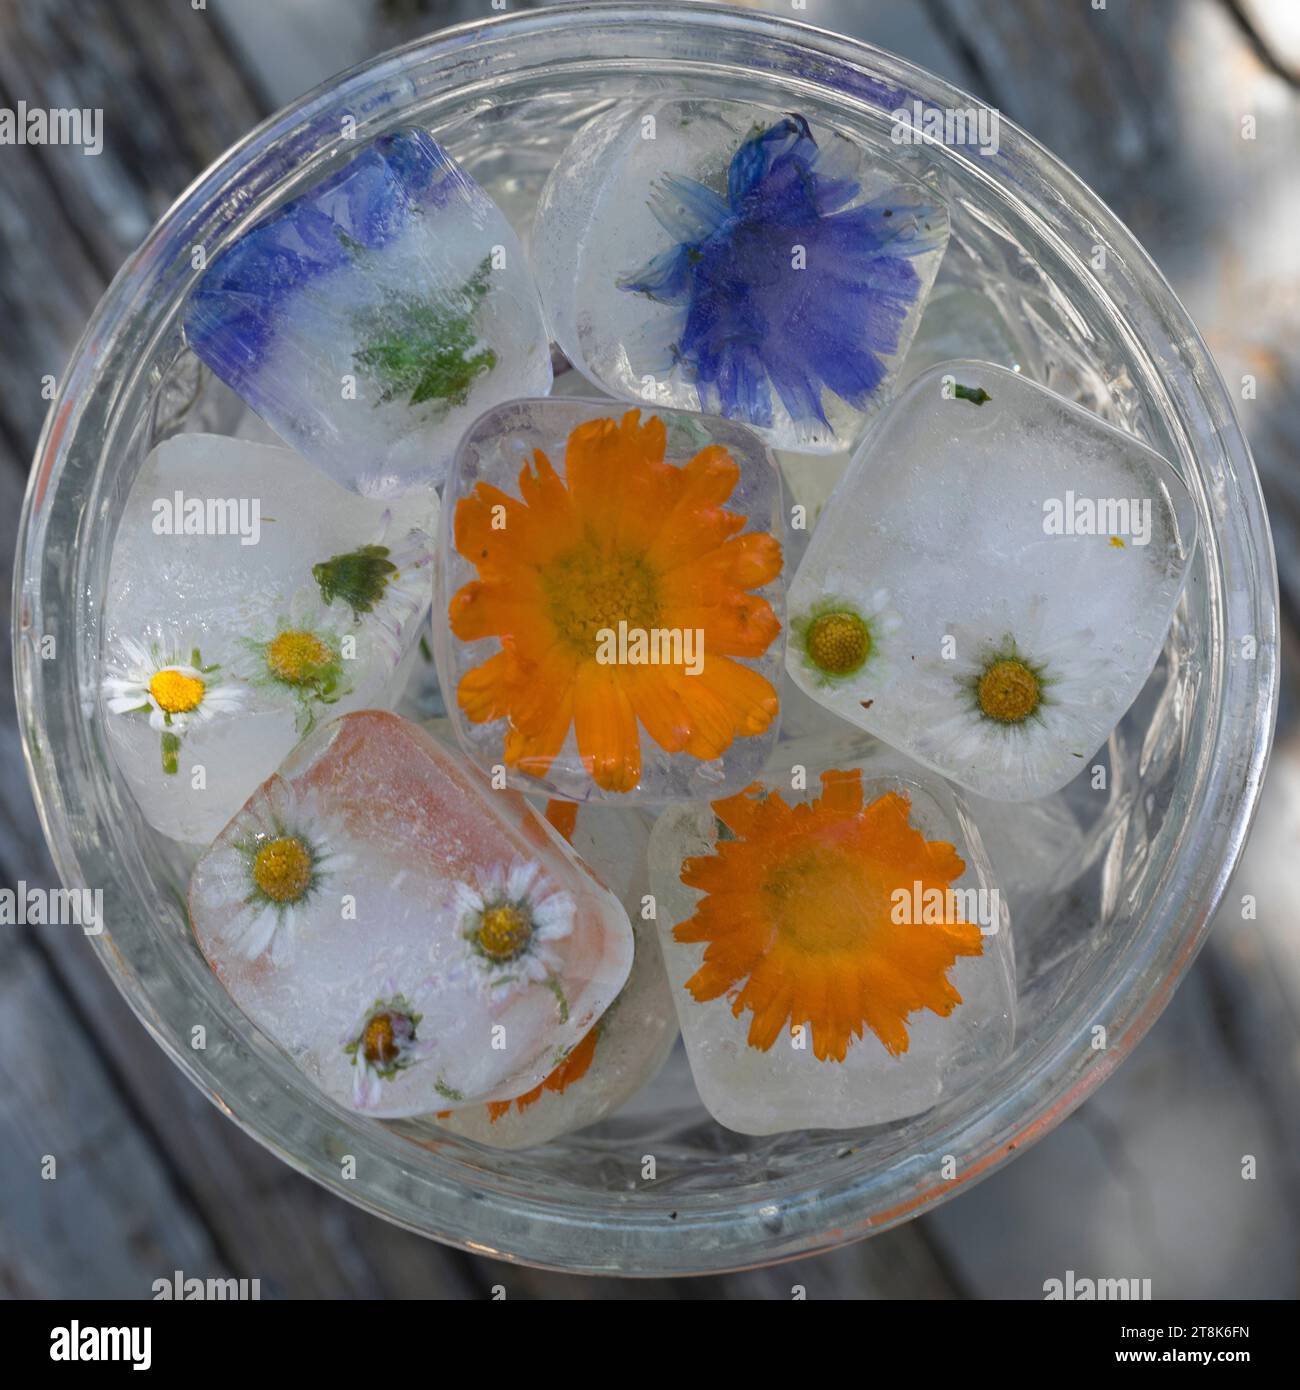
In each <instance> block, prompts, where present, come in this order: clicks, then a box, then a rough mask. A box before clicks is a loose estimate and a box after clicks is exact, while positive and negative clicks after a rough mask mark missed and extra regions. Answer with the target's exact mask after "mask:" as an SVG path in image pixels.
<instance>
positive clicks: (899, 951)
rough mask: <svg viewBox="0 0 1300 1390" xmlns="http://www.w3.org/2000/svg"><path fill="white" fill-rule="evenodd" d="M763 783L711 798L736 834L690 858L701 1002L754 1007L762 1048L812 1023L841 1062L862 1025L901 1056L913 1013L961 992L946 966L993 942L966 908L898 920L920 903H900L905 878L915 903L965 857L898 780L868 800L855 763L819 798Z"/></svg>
mask: <svg viewBox="0 0 1300 1390" xmlns="http://www.w3.org/2000/svg"><path fill="white" fill-rule="evenodd" d="M754 791H755V788H753V787H751V788H750V789H749V790H748V791H745V792H741V793H740V794H739V795H738V796H732V797H728V798H727V799H726V800H724V801H717V802H714V804H713V810H714V812H715V814H716V815H717V816H718V818H719V819H720V820H721V821H722V823H723V824H724V825H725V826H726V827H727V828H728V829H729V830H730V831H731V832H732V833H733V834H734V835H735V836H736V838H735V839H731V840H719V841H718V843H717V846H716V848H715V850H714V852H713V853H712V854H711V855H708V856H705V857H700V858H696V859H688V860H687V861H686V863H685V864H684V865H683V866H682V875H681V877H682V882H683V883H685V884H687V885H688V886H689V887H692V888H698V889H700V890H702V891H703V892H704V893H705V894H707V896H706V897H704V898H702V899H701V900H700V903H699V906H698V907H697V908H696V911H695V916H694V917H692V918H691V919H690V920H689V921H687V922H683V923H681V925H680V926H678V927H676V928H675V929H674V931H673V935H674V936H675V937H676V938H677V940H678V941H682V942H704V943H706V945H705V951H704V963H703V965H702V966H701V967H700V969H699V970H698V971H696V973H695V974H694V975H692V976H691V978H690V979H689V980H688V981H687V982H686V988H687V989H688V990H690V992H691V994H692V995H693V996H694V997H695V998H696V999H697V1000H698V1001H700V1002H701V1003H703V1002H704V1001H706V1000H709V999H717V998H718V997H719V996H721V995H724V994H726V995H728V996H729V997H730V999H731V1011H732V1013H733V1014H734V1015H735V1016H736V1017H737V1018H739V1017H740V1015H741V1013H742V1012H743V1011H744V1010H746V1009H748V1010H750V1012H751V1013H752V1018H751V1019H750V1025H749V1044H750V1046H751V1047H756V1048H760V1049H762V1050H763V1051H766V1050H767V1049H768V1048H770V1047H771V1046H772V1044H773V1043H774V1042H775V1041H776V1040H777V1038H778V1037H779V1036H780V1034H781V1030H782V1029H783V1028H784V1027H785V1026H786V1024H787V1023H789V1025H790V1026H791V1027H794V1026H795V1025H798V1024H807V1025H809V1026H810V1028H811V1031H812V1040H813V1051H814V1053H815V1054H816V1056H817V1058H818V1059H819V1060H820V1061H823V1062H824V1061H826V1060H828V1059H831V1058H833V1059H834V1060H835V1061H837V1062H842V1061H843V1060H844V1055H845V1053H846V1051H847V1050H848V1047H849V1043H850V1041H851V1040H852V1039H853V1038H860V1037H861V1036H862V1029H863V1027H864V1025H865V1026H866V1027H867V1028H870V1029H871V1031H872V1032H873V1033H874V1034H875V1035H876V1037H878V1038H879V1039H880V1041H881V1042H882V1043H883V1044H884V1045H885V1047H886V1048H887V1049H888V1050H889V1052H890V1053H891V1054H892V1055H893V1056H895V1057H897V1056H900V1055H901V1054H902V1053H904V1052H906V1051H907V1047H908V1035H907V1028H906V1021H907V1018H908V1016H909V1015H910V1014H912V1013H915V1012H916V1011H917V1010H918V1009H931V1010H932V1011H933V1012H934V1013H936V1014H939V1015H941V1016H943V1017H946V1016H947V1015H948V1014H950V1013H951V1012H952V1011H953V1009H954V1008H955V1007H956V1006H957V1005H958V1004H960V1003H961V995H960V994H958V992H957V991H956V989H954V988H953V986H952V985H951V984H950V983H949V981H948V978H947V971H948V969H949V967H950V966H951V965H952V964H953V963H954V961H955V960H956V958H957V957H958V956H978V955H979V954H980V953H981V951H982V949H983V943H982V939H981V936H980V930H979V927H978V926H977V925H975V924H973V923H970V922H964V921H961V920H960V918H959V914H958V913H956V912H945V913H944V914H943V915H944V920H943V921H942V922H939V923H928V922H927V923H925V924H916V923H911V922H900V921H896V920H895V918H896V916H899V915H904V916H907V915H911V914H906V913H903V914H900V913H898V912H896V910H895V902H896V900H895V896H894V895H895V890H899V889H901V890H904V891H906V893H907V894H908V895H909V901H910V900H911V898H912V896H913V895H915V897H916V898H917V899H918V900H920V899H923V898H925V897H928V896H929V895H930V894H931V892H932V890H938V891H939V892H941V893H943V894H944V895H945V899H944V900H945V901H947V898H946V892H947V888H948V885H949V884H950V883H952V882H953V880H954V879H957V878H959V877H960V876H961V874H962V873H963V872H964V871H965V867H966V866H965V864H964V863H963V861H962V860H961V859H960V858H959V857H958V855H957V854H956V852H955V851H954V849H953V847H952V845H949V844H944V843H942V842H940V841H927V840H926V838H925V837H924V836H923V835H922V834H921V833H920V831H918V830H916V829H914V828H913V827H912V825H911V824H910V822H909V820H908V815H909V813H910V811H911V804H910V802H909V801H908V799H907V798H906V797H904V796H901V795H899V794H898V793H897V792H888V793H886V794H885V795H884V796H881V797H878V798H877V799H876V800H875V801H873V802H872V803H871V804H870V805H869V806H865V807H864V805H863V799H862V777H861V773H860V772H858V771H856V770H855V771H849V772H825V773H823V774H822V794H821V796H820V797H818V798H817V799H816V800H813V801H810V802H803V803H798V804H796V805H794V806H789V805H787V804H786V802H785V801H784V800H783V799H782V798H781V796H780V794H779V793H775V792H774V793H771V794H770V795H767V796H765V797H757V796H755V795H754V794H753V793H754ZM917 885H920V887H919V889H918V888H917Z"/></svg>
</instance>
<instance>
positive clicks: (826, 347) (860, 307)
mask: <svg viewBox="0 0 1300 1390" xmlns="http://www.w3.org/2000/svg"><path fill="white" fill-rule="evenodd" d="M851 156H852V148H851V147H850V146H848V145H847V144H846V143H844V142H833V143H831V144H828V146H827V148H826V149H824V150H823V149H821V148H819V147H818V145H817V141H816V140H815V139H814V137H813V134H812V132H811V130H810V129H809V126H808V122H807V121H806V120H805V119H804V118H803V117H802V116H799V115H788V116H786V117H785V118H784V119H783V120H780V121H777V122H776V123H774V124H773V125H770V126H767V127H766V128H759V129H757V130H755V132H754V133H753V134H752V135H751V136H750V137H749V138H748V139H747V140H746V141H744V143H743V144H742V145H741V146H740V148H739V149H738V150H737V151H736V153H735V154H734V155H733V156H732V159H731V165H730V169H729V170H728V174H727V190H726V195H725V197H724V196H721V195H720V194H718V193H715V192H714V191H713V190H712V189H710V188H707V187H705V186H704V185H703V184H700V183H697V182H695V181H694V180H692V179H688V178H681V177H671V176H670V177H668V178H665V179H663V180H662V182H661V183H660V185H659V186H658V187H656V188H655V189H654V190H653V193H652V196H651V199H650V208H651V211H652V212H653V213H654V216H655V218H656V220H657V221H658V222H659V224H660V225H661V226H662V227H663V228H664V230H665V231H666V232H668V234H669V235H670V236H672V237H673V238H674V239H675V241H676V243H677V244H676V245H674V246H672V247H671V248H669V249H668V250H667V251H664V252H663V253H662V254H660V255H659V256H657V257H656V258H655V259H654V260H653V261H651V262H650V264H649V265H647V266H644V267H643V268H641V269H640V270H637V271H634V272H632V273H631V274H629V275H626V276H624V277H623V278H622V279H621V280H620V282H619V288H620V289H624V290H630V291H633V292H637V293H641V294H646V295H648V296H650V297H651V298H652V299H655V300H657V301H660V302H662V303H667V304H672V305H679V306H680V307H681V314H680V319H679V322H678V324H677V327H676V338H675V340H674V341H673V342H672V344H671V346H670V349H669V351H670V354H671V357H672V359H673V361H674V362H675V363H676V365H677V366H679V367H680V368H681V369H682V370H683V373H684V374H685V376H686V378H687V379H688V380H690V381H692V382H693V383H694V384H695V385H696V387H697V388H698V390H699V393H700V404H701V408H702V409H704V410H710V411H715V412H717V413H719V414H722V415H726V416H728V417H730V418H732V419H738V420H743V421H745V422H746V423H748V424H751V425H757V426H759V427H760V428H767V427H770V426H771V425H772V420H773V393H775V395H776V396H777V397H779V399H780V401H781V404H782V405H784V407H785V409H786V411H787V412H788V413H789V415H790V418H791V419H792V420H794V421H795V422H796V423H799V424H819V425H821V426H828V424H829V422H828V421H827V418H826V411H825V408H824V405H823V401H822V396H823V392H827V391H828V392H831V393H832V394H834V395H836V396H838V397H840V399H841V400H843V401H846V402H847V403H848V404H849V405H851V406H852V407H853V408H854V409H857V410H863V409H865V408H866V407H867V405H868V404H869V403H870V400H871V397H872V396H873V394H874V393H875V392H876V390H877V388H878V387H879V386H880V384H881V382H882V381H883V380H884V377H885V373H886V364H885V362H884V361H883V360H882V359H884V358H886V357H889V356H892V355H893V354H894V353H896V352H897V351H898V347H899V343H900V335H901V333H902V330H903V327H904V325H905V323H906V322H907V318H908V315H909V313H910V312H911V310H912V308H913V306H914V305H915V303H916V301H917V298H918V296H919V294H920V290H921V280H920V277H919V276H918V274H917V272H916V269H915V268H914V266H913V265H912V260H913V258H914V257H917V256H920V255H922V254H924V253H926V252H928V251H932V250H934V249H935V248H936V247H938V246H940V245H941V244H942V239H943V234H944V233H943V230H942V227H943V219H940V218H929V217H928V216H927V213H928V212H929V210H928V209H926V208H924V207H921V208H915V207H910V206H903V205H901V204H900V202H899V200H898V197H897V194H896V193H893V192H891V193H889V194H886V195H884V196H882V197H879V198H877V199H875V200H874V201H872V202H869V203H863V204H861V205H859V206H857V207H853V208H848V209H847V211H846V210H844V209H845V208H846V207H847V205H848V204H849V203H851V202H852V201H853V199H854V198H856V197H857V196H858V195H859V193H860V191H861V188H860V185H859V184H858V182H857V181H856V179H855V178H854V177H853V176H852V175H853V169H852V168H851V167H850V166H851V163H852V162H853V161H852V160H851ZM896 214H898V215H896ZM792 247H799V248H802V263H801V265H800V266H799V267H797V268H792V265H791V249H792Z"/></svg>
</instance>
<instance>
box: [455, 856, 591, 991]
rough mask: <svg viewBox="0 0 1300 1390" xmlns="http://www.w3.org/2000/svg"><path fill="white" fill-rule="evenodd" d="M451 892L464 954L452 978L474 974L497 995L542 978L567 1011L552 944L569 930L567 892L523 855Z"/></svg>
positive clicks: (571, 914) (572, 910)
mask: <svg viewBox="0 0 1300 1390" xmlns="http://www.w3.org/2000/svg"><path fill="white" fill-rule="evenodd" d="M455 893H456V907H457V909H458V910H459V912H460V925H461V937H462V940H463V941H464V943H465V947H466V954H465V957H464V959H463V960H462V961H461V962H460V963H459V965H458V966H457V967H455V968H454V970H453V972H452V978H455V979H465V978H476V979H477V980H478V981H479V982H480V983H481V984H482V985H484V986H485V987H486V988H487V989H488V990H489V991H490V992H491V993H492V995H493V996H494V997H497V998H505V997H508V996H509V995H511V994H513V993H515V992H517V991H519V990H523V989H526V988H528V986H529V985H534V984H546V985H547V986H548V987H550V988H551V989H552V990H553V991H555V992H556V997H557V999H558V1000H559V1002H560V1005H561V1012H562V1013H565V1014H567V1007H566V1006H565V1004H564V999H563V995H562V994H561V993H560V992H559V978H558V976H559V971H560V967H561V961H560V958H559V956H557V955H556V953H555V952H554V951H553V950H552V949H551V948H552V946H553V944H554V943H555V942H557V941H562V940H563V939H564V938H565V937H567V936H568V935H569V934H570V932H572V930H573V919H574V913H575V911H576V908H575V904H574V901H573V897H572V895H571V894H569V893H567V892H563V891H561V890H559V889H556V888H555V887H554V885H552V883H551V882H550V880H549V879H547V878H546V877H545V876H544V875H543V873H542V870H541V866H540V865H538V864H536V863H530V862H528V861H526V860H516V861H515V862H514V863H513V864H511V866H510V868H509V869H508V870H506V869H504V868H503V867H501V866H499V865H498V866H496V867H495V868H492V869H489V870H486V871H484V872H480V873H479V875H478V878H477V883H476V884H469V883H465V882H460V883H457V884H456V886H455Z"/></svg>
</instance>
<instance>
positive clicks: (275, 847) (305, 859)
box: [253, 835, 311, 903]
mask: <svg viewBox="0 0 1300 1390" xmlns="http://www.w3.org/2000/svg"><path fill="white" fill-rule="evenodd" d="M253 882H254V883H256V884H257V886H258V887H259V888H260V889H261V890H262V892H263V893H264V894H265V895H266V896H267V897H268V898H270V899H271V901H272V902H273V903H296V902H297V901H298V900H299V899H300V898H301V897H302V896H303V894H304V893H306V891H307V889H308V888H310V887H311V855H310V853H309V852H308V850H307V846H306V845H304V844H303V842H302V841H301V840H299V839H298V838H297V837H296V836H294V835H282V836H281V837H280V838H279V839H277V840H269V841H268V842H267V843H266V844H264V845H263V846H262V848H261V849H259V850H258V851H257V858H256V859H254V860H253Z"/></svg>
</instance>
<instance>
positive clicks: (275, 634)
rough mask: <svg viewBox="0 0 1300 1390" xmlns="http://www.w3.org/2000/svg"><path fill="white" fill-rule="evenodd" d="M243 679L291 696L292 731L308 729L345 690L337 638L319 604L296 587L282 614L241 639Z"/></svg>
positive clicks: (341, 646) (304, 731)
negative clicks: (295, 721) (246, 673)
mask: <svg viewBox="0 0 1300 1390" xmlns="http://www.w3.org/2000/svg"><path fill="white" fill-rule="evenodd" d="M244 645H245V648H246V649H247V651H248V654H249V664H250V667H251V670H250V672H249V680H250V681H251V682H252V684H254V685H256V686H259V687H261V688H263V689H268V690H272V691H275V692H277V693H278V694H280V695H281V696H283V697H286V698H288V699H291V700H292V701H293V702H294V703H295V704H296V705H297V707H298V731H299V732H300V733H302V734H306V733H309V732H310V731H311V729H312V727H313V726H314V725H315V723H316V716H317V714H318V712H319V710H320V708H321V707H322V706H327V705H333V704H336V703H337V702H338V701H339V700H340V699H341V698H342V697H343V696H344V695H346V694H348V693H349V686H348V684H347V681H346V680H345V677H344V667H343V661H344V657H343V640H342V637H341V636H340V634H339V632H338V630H337V628H336V627H335V625H334V624H333V623H331V622H330V621H329V619H328V618H327V616H326V615H325V614H324V612H323V611H322V610H321V607H320V604H319V602H316V601H313V599H312V598H311V597H310V596H308V595H306V594H305V593H304V592H302V591H300V592H299V593H298V594H295V595H294V598H293V601H292V603H291V605H290V610H289V612H288V613H287V614H282V615H281V616H280V617H278V618H276V619H275V620H274V622H272V623H269V624H267V625H266V627H265V629H264V631H263V632H262V633H259V634H258V635H257V636H255V637H252V638H249V639H248V640H247V641H246V642H245V644H244Z"/></svg>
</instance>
